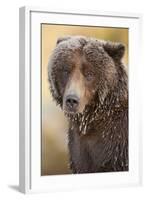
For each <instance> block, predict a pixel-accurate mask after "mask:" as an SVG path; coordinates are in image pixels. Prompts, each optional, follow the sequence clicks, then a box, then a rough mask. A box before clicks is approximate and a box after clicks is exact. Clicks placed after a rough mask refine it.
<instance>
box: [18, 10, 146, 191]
mask: <svg viewBox="0 0 146 200" xmlns="http://www.w3.org/2000/svg"><path fill="white" fill-rule="evenodd" d="M19 25H20V29H19V31H20V34H19V35H20V39H19V42H20V46H19V48H20V55H19V56H20V59H19V61H20V70H19V72H20V76H19V77H20V78H19V82H20V87H19V88H20V90H19V91H20V93H19V94H20V95H19V99H20V109H19V110H20V125H19V130H20V137H19V141H20V146H19V149H20V153H19V155H20V156H19V182H20V184H19V185H20V191H21V192H24V193H31V192H38V191H39V192H48V191H67V190H69V191H71V190H73V189H93V188H95V189H97V188H101V187H102V188H105V187H117V186H119V187H121V186H129V185H130V186H132V185H140V183H141V177H142V174H141V173H142V170H141V155H142V154H141V153H142V149H141V146H142V145H141V141H142V140H141V128H140V126H141V123H140V105H141V103H140V98H139V97H140V94H139V92H140V90H141V88H139V80H140V76H139V73H140V72H142V71H143V70H140V69H141V66H142V65H141V64H140V62H141V60H142V59H141V46H140V45H141V39H140V38H141V16H140V15H137V14H127V13H126V14H125V13H111V12H99V11H98V12H97V11H92V12H91V11H90V12H84V11H50V10H49V9H47V8H43V9H42V8H30V7H23V8H20V22H19Z"/></svg>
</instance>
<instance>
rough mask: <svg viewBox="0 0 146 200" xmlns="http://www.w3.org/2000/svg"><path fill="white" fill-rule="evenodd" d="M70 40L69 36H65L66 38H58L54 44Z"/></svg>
mask: <svg viewBox="0 0 146 200" xmlns="http://www.w3.org/2000/svg"><path fill="white" fill-rule="evenodd" d="M69 39H70V36H66V37H59V38H58V39H57V42H56V45H58V44H59V43H60V42H63V41H65V40H69Z"/></svg>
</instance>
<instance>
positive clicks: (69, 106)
mask: <svg viewBox="0 0 146 200" xmlns="http://www.w3.org/2000/svg"><path fill="white" fill-rule="evenodd" d="M78 106H79V98H78V97H77V96H76V95H67V96H66V98H65V110H66V111H67V112H73V113H75V112H77V110H78Z"/></svg>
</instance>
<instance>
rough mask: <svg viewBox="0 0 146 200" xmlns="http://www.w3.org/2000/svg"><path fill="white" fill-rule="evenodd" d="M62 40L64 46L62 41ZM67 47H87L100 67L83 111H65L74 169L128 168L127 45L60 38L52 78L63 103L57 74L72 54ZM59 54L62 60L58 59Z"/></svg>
mask: <svg viewBox="0 0 146 200" xmlns="http://www.w3.org/2000/svg"><path fill="white" fill-rule="evenodd" d="M72 38H73V39H72ZM63 42H64V46H63V45H60V44H61V43H62V44H63ZM58 45H60V46H59V47H58ZM63 47H64V48H63ZM66 49H69V50H68V51H71V50H72V49H79V50H81V51H82V50H84V52H85V55H86V57H87V59H88V61H89V62H90V63H91V64H92V65H93V66H94V67H95V68H97V70H98V78H97V79H98V80H97V83H96V87H94V89H95V93H94V95H93V97H92V100H91V101H90V102H89V104H87V105H86V107H85V109H84V111H83V112H82V113H79V114H75V115H70V114H67V113H65V114H66V116H67V118H68V120H69V130H68V141H69V142H68V146H69V153H70V167H71V169H72V171H73V173H92V172H112V171H127V170H128V86H127V73H126V71H125V67H124V65H123V63H122V61H121V59H122V57H123V55H124V50H125V48H124V46H123V45H122V44H117V43H111V42H105V41H100V40H96V39H92V38H91V39H90V38H85V37H66V38H60V39H59V40H58V42H57V47H56V49H55V50H54V52H53V54H52V57H51V59H50V62H49V81H50V89H51V92H52V95H53V97H54V99H55V101H56V103H57V104H59V105H60V106H61V107H62V103H63V92H64V91H63V90H62V91H61V89H60V87H61V86H59V84H60V83H59V81H58V80H59V78H57V77H58V76H59V74H58V66H59V64H60V63H62V62H64V61H63V60H64V59H65V58H66V56H69V55H66V54H68V52H67V50H66ZM59 54H60V55H61V56H62V60H58V59H57V58H58V56H59ZM64 54H65V55H64ZM64 87H65V86H62V88H64Z"/></svg>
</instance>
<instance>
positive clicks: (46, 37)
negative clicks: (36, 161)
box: [41, 24, 128, 175]
mask: <svg viewBox="0 0 146 200" xmlns="http://www.w3.org/2000/svg"><path fill="white" fill-rule="evenodd" d="M41 31H42V38H41V44H42V63H41V65H42V66H41V69H42V169H41V173H42V175H51V174H68V173H71V172H70V170H69V167H68V163H69V158H68V149H67V121H66V119H65V117H64V115H63V113H62V111H61V110H60V108H59V107H57V106H56V105H55V103H54V102H53V100H52V97H51V94H50V91H49V83H48V77H47V74H48V71H47V67H48V60H49V57H50V54H51V52H52V50H53V49H54V47H55V46H56V41H57V38H58V37H62V36H66V35H83V36H88V37H95V38H97V39H102V40H110V41H113V42H121V43H123V44H125V46H126V52H125V56H124V58H123V61H124V63H125V64H126V65H127V64H128V29H126V28H108V27H88V26H86V27H85V26H70V25H69V26H67V25H66V26H64V25H50V24H42V30H41Z"/></svg>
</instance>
